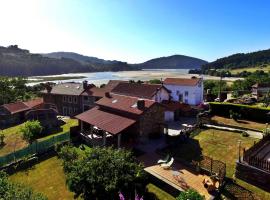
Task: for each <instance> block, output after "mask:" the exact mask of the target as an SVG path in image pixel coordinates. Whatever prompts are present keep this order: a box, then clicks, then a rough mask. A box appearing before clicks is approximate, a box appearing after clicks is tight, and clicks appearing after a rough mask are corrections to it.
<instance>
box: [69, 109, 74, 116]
mask: <svg viewBox="0 0 270 200" xmlns="http://www.w3.org/2000/svg"><path fill="white" fill-rule="evenodd" d="M72 113H73V112H72V107H69V114H70V115H72Z"/></svg>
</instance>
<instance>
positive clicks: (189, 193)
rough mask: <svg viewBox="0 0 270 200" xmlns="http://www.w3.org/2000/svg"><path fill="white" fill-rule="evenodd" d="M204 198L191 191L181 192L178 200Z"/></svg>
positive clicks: (198, 199)
mask: <svg viewBox="0 0 270 200" xmlns="http://www.w3.org/2000/svg"><path fill="white" fill-rule="evenodd" d="M204 199H205V198H204V196H201V195H200V194H199V193H198V192H197V191H195V190H192V189H189V190H187V191H185V192H181V193H180V195H179V196H178V197H176V200H204Z"/></svg>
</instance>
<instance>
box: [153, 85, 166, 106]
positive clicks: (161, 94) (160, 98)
mask: <svg viewBox="0 0 270 200" xmlns="http://www.w3.org/2000/svg"><path fill="white" fill-rule="evenodd" d="M169 97H170V94H169V93H168V92H167V90H165V89H164V88H161V90H159V91H158V92H157V94H156V95H155V96H153V98H152V100H154V101H156V102H159V103H161V102H162V101H163V100H169Z"/></svg>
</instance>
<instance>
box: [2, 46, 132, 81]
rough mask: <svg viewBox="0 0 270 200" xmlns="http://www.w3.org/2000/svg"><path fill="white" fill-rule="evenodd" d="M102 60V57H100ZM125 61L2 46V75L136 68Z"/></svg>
mask: <svg viewBox="0 0 270 200" xmlns="http://www.w3.org/2000/svg"><path fill="white" fill-rule="evenodd" d="M100 60H101V59H100ZM135 69H137V68H136V67H133V66H130V65H128V64H127V63H125V62H119V61H111V62H108V63H106V61H104V62H103V63H102V62H101V63H94V62H92V63H90V62H87V61H85V63H83V62H82V61H78V60H77V59H71V58H67V57H61V58H52V57H46V56H44V55H41V54H32V53H30V52H29V51H28V50H25V49H20V48H19V47H18V46H17V45H11V46H8V47H2V46H0V76H42V75H55V74H64V73H83V72H97V71H124V70H125V71H128V70H135Z"/></svg>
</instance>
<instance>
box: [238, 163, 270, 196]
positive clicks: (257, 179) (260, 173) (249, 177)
mask: <svg viewBox="0 0 270 200" xmlns="http://www.w3.org/2000/svg"><path fill="white" fill-rule="evenodd" d="M235 176H236V178H239V179H242V180H244V181H246V182H248V183H251V184H253V185H256V186H258V187H260V188H262V189H264V190H267V191H268V192H270V172H267V171H264V170H261V169H258V168H256V167H253V166H251V165H248V164H246V163H243V162H242V163H239V162H237V163H236V172H235Z"/></svg>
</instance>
